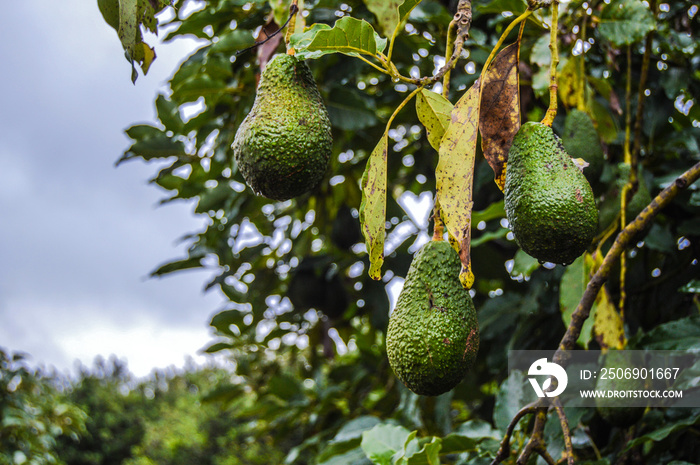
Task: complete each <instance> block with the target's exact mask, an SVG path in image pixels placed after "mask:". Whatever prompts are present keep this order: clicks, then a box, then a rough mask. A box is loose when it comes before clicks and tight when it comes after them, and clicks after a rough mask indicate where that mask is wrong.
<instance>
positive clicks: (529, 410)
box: [491, 401, 546, 465]
mask: <svg viewBox="0 0 700 465" xmlns="http://www.w3.org/2000/svg"><path fill="white" fill-rule="evenodd" d="M543 408H544V407H542V406H541V404H540V402H539V401H537V402H533V403H531V404H527V405H526V406H525V407H523V408H521V409H520V410H519V411H518V413H516V414H515V416H514V417H513V419H512V420H510V423H509V424H508V428H507V429H506V434H505V435H504V436H503V439H502V440H501V446H500V447H499V448H498V452H497V453H496V457H495V458H494V459H493V461H492V462H491V465H497V464H499V463H501V462H503V461H504V460H505V459H507V458H508V457H509V456H510V438H511V436H513V431H515V427H516V426H517V424H518V422H519V421H520V420H521V419H522V418H523V417H524V416H525V415H531V414H533V413H537V412H538V411H539V410H541V409H543ZM545 410H546V408H545Z"/></svg>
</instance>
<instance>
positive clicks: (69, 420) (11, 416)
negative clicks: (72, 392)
mask: <svg viewBox="0 0 700 465" xmlns="http://www.w3.org/2000/svg"><path fill="white" fill-rule="evenodd" d="M54 381H55V380H54V379H53V377H51V376H48V375H45V374H44V373H42V372H41V371H40V370H33V369H31V368H30V367H29V366H28V364H27V361H26V358H25V355H23V354H20V353H15V354H12V355H11V354H9V353H7V352H6V351H5V350H4V349H2V348H0V463H2V464H8V465H9V464H22V463H31V464H36V465H43V464H50V463H62V462H61V461H60V457H59V454H58V453H57V442H58V440H59V439H60V438H63V437H70V438H77V437H78V436H79V435H81V434H82V433H83V432H84V421H85V413H84V412H83V411H82V410H81V409H79V408H78V407H77V406H76V405H74V404H73V403H71V402H70V401H69V400H68V399H66V397H65V395H64V394H63V393H62V392H61V389H60V386H59V385H57V384H56V383H54Z"/></svg>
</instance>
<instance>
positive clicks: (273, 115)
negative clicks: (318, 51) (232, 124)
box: [233, 54, 333, 200]
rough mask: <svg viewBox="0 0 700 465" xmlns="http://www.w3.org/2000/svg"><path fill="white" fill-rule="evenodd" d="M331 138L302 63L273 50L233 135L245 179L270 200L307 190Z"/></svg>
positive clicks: (319, 172)
mask: <svg viewBox="0 0 700 465" xmlns="http://www.w3.org/2000/svg"><path fill="white" fill-rule="evenodd" d="M332 143H333V141H332V139H331V123H330V121H329V120H328V111H327V110H326V107H325V106H324V104H323V100H322V99H321V95H320V94H319V92H318V88H317V87H316V83H315V82H314V78H313V75H312V74H311V70H310V69H309V67H308V65H307V64H306V63H305V62H304V61H302V60H299V59H297V58H295V57H293V56H291V55H286V54H280V55H276V56H275V57H274V58H273V59H272V60H271V61H270V62H269V63H268V64H267V66H266V67H265V70H264V71H263V73H262V75H261V76H260V85H259V86H258V90H257V94H256V96H255V103H254V104H253V108H252V109H251V110H250V113H248V116H246V118H245V119H244V120H243V122H242V123H241V125H240V127H239V128H238V132H236V138H235V139H234V141H233V155H234V157H235V159H236V164H237V166H238V169H239V170H240V171H241V173H242V174H243V177H244V178H245V180H246V183H247V184H248V185H249V186H250V187H251V188H252V189H253V191H255V193H256V194H261V195H263V196H265V197H268V198H270V199H275V200H288V199H291V198H293V197H297V196H299V195H301V194H303V193H305V192H308V191H310V190H311V189H313V188H314V187H316V186H317V185H318V183H319V182H320V181H321V178H323V175H324V174H325V173H326V168H327V167H328V159H329V157H330V154H331V145H332Z"/></svg>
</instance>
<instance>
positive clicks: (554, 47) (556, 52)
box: [542, 0, 559, 126]
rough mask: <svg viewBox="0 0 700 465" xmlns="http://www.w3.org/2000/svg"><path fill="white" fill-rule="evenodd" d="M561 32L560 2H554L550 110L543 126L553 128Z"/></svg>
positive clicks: (550, 40)
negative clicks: (558, 41) (558, 39)
mask: <svg viewBox="0 0 700 465" xmlns="http://www.w3.org/2000/svg"><path fill="white" fill-rule="evenodd" d="M558 30H559V0H553V1H552V24H551V25H550V31H549V32H550V36H549V50H551V52H552V63H551V65H550V68H549V108H547V113H545V115H544V119H543V120H542V124H544V125H546V126H552V123H553V122H554V117H555V116H557V87H558V86H557V66H558V65H559V47H558V46H557V32H558Z"/></svg>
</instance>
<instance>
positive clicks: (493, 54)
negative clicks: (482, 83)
mask: <svg viewBox="0 0 700 465" xmlns="http://www.w3.org/2000/svg"><path fill="white" fill-rule="evenodd" d="M532 11H533V10H531V9H527V10H525V12H524V13H523V14H521V15H520V16H518V17H517V18H515V19H514V20H513V21H511V23H510V24H509V25H508V27H506V29H505V30H504V31H503V34H501V37H499V39H498V42H496V45H495V46H494V47H493V50H491V53H490V54H489V57H488V58H487V59H486V61H485V62H484V67H483V68H482V70H481V75H482V77H483V76H484V74H485V73H486V70H487V69H488V67H489V65H490V64H491V61H493V59H494V58H495V57H496V53H497V52H498V49H499V48H501V45H503V42H505V40H506V37H508V34H510V31H512V30H513V28H515V26H517V25H518V24H520V23H521V22H523V21H525V20H526V19H527V18H528V17H529V16H530V15H531V14H532Z"/></svg>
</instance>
